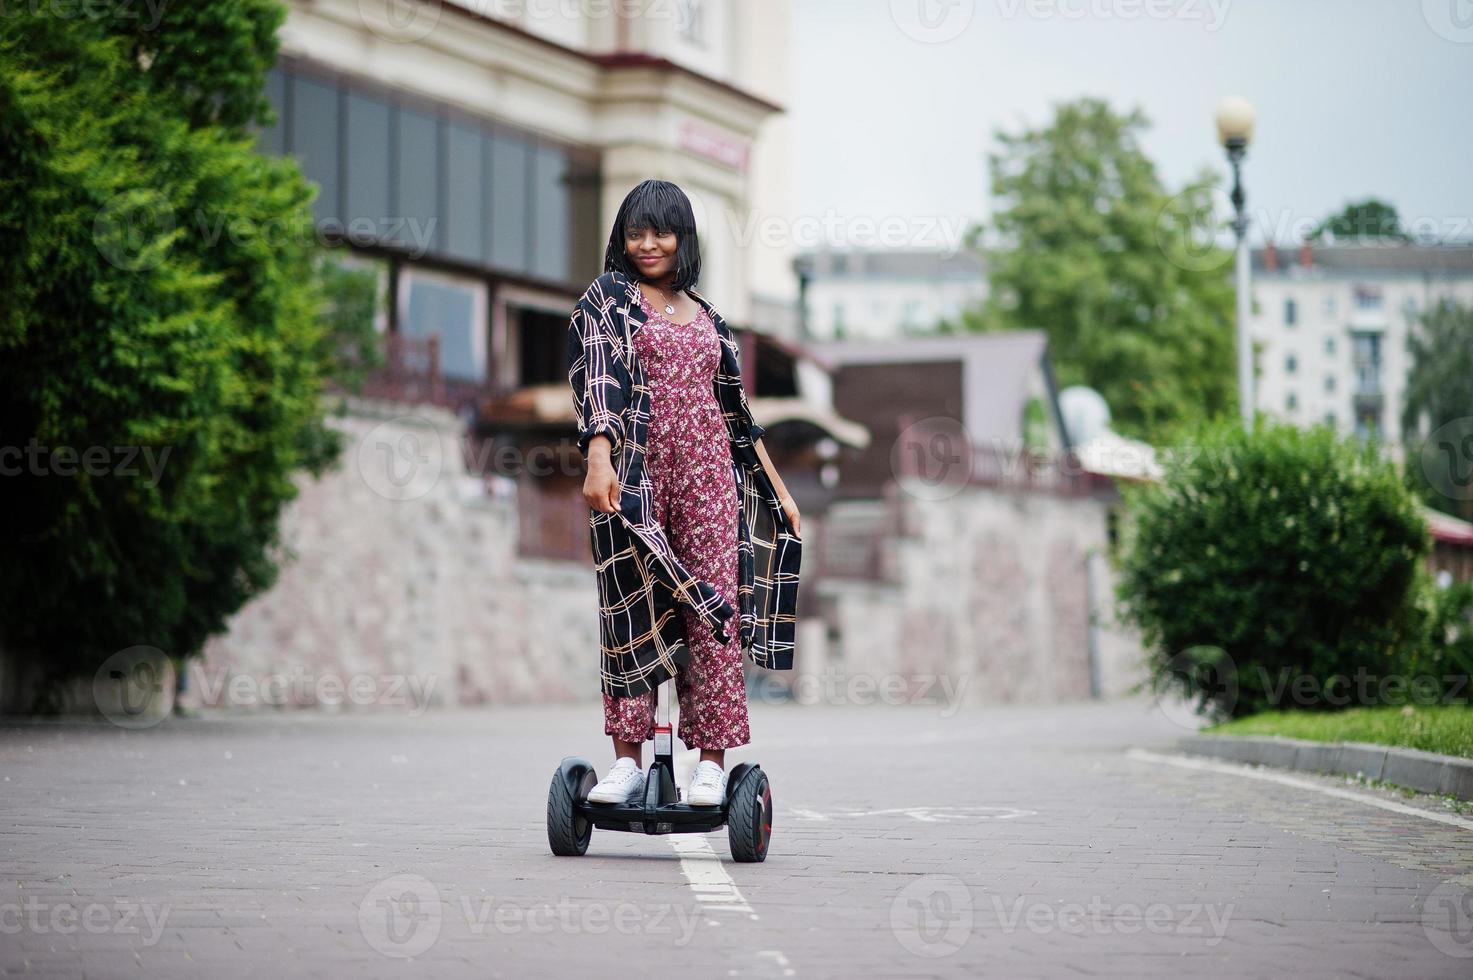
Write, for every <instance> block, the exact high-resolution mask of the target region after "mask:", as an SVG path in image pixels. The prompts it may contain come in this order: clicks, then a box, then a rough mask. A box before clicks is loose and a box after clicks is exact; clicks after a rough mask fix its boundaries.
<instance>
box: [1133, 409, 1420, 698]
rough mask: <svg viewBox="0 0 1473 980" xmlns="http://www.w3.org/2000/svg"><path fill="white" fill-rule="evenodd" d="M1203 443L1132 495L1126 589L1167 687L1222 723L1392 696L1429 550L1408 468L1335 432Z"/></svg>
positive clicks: (1223, 434) (1222, 429) (1416, 648)
mask: <svg viewBox="0 0 1473 980" xmlns="http://www.w3.org/2000/svg"><path fill="white" fill-rule="evenodd" d="M1194 442H1195V444H1194V445H1191V446H1188V447H1185V448H1183V449H1181V450H1178V451H1175V452H1171V453H1166V454H1163V459H1162V463H1163V468H1164V470H1165V477H1164V480H1163V482H1162V483H1161V484H1159V485H1149V486H1142V487H1132V488H1128V489H1127V491H1126V504H1127V514H1128V518H1129V519H1128V521H1127V522H1126V529H1125V531H1124V533H1123V541H1122V548H1121V552H1120V558H1119V566H1120V572H1121V579H1120V585H1119V593H1118V595H1119V598H1120V599H1121V601H1122V605H1123V612H1124V616H1125V618H1126V619H1127V620H1128V621H1129V622H1132V623H1133V624H1134V625H1136V626H1137V627H1138V628H1139V629H1140V631H1141V634H1142V637H1143V640H1144V642H1145V645H1146V647H1147V651H1148V654H1147V656H1148V666H1149V669H1150V673H1151V676H1152V679H1153V682H1154V683H1155V684H1156V685H1157V688H1158V690H1161V689H1166V688H1175V689H1177V690H1178V691H1179V692H1180V693H1182V694H1184V695H1186V696H1187V697H1189V698H1191V699H1192V700H1194V702H1195V703H1196V704H1197V706H1198V708H1199V710H1202V711H1204V712H1205V713H1208V714H1211V715H1214V716H1217V717H1223V716H1240V715H1245V714H1252V713H1255V712H1259V711H1265V710H1269V709H1274V708H1292V707H1298V708H1306V709H1334V708H1339V707H1347V706H1350V705H1360V704H1375V703H1383V702H1385V701H1387V700H1394V699H1395V697H1396V696H1397V692H1398V690H1401V688H1400V687H1399V686H1398V684H1397V682H1396V678H1402V680H1403V682H1404V680H1405V675H1406V672H1407V670H1408V668H1409V665H1410V663H1411V662H1412V661H1413V660H1414V659H1415V658H1416V657H1417V656H1418V655H1419V652H1420V651H1422V650H1423V649H1424V642H1425V638H1426V636H1427V632H1428V628H1427V616H1428V611H1427V609H1426V608H1425V607H1424V604H1422V603H1419V602H1418V601H1417V599H1418V595H1419V591H1418V585H1419V582H1421V581H1422V579H1424V578H1425V572H1424V571H1423V563H1424V561H1425V557H1426V555H1427V553H1428V550H1429V548H1430V538H1429V536H1428V531H1427V527H1426V522H1425V521H1424V519H1423V518H1422V516H1421V514H1420V512H1419V508H1418V504H1417V501H1416V499H1415V498H1414V497H1413V495H1412V494H1411V493H1410V492H1409V491H1408V490H1407V488H1406V486H1405V484H1404V482H1403V480H1402V478H1401V476H1400V474H1399V472H1398V470H1397V467H1396V466H1395V464H1394V463H1391V462H1389V461H1385V460H1383V459H1381V458H1380V455H1379V453H1378V452H1377V450H1376V448H1375V445H1374V443H1372V444H1368V445H1364V446H1363V445H1361V444H1359V443H1357V442H1356V441H1354V440H1352V439H1341V438H1339V437H1338V436H1337V435H1336V434H1335V433H1334V432H1333V431H1332V430H1330V429H1329V428H1327V427H1324V426H1316V427H1314V428H1312V429H1308V430H1304V429H1299V428H1296V427H1294V426H1289V425H1277V424H1264V423H1260V425H1259V426H1258V427H1256V428H1255V429H1254V430H1253V431H1251V432H1250V431H1245V430H1244V429H1243V428H1242V427H1241V425H1240V424H1238V423H1237V422H1236V421H1226V420H1224V421H1220V422H1217V423H1213V424H1210V425H1208V426H1207V427H1205V428H1204V429H1202V430H1201V431H1200V434H1199V438H1198V439H1196V440H1194ZM1388 682H1389V683H1390V685H1391V690H1390V693H1389V695H1388V692H1387V684H1388Z"/></svg>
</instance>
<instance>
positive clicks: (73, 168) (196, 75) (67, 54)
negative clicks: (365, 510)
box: [0, 0, 338, 676]
mask: <svg viewBox="0 0 1473 980" xmlns="http://www.w3.org/2000/svg"><path fill="white" fill-rule="evenodd" d="M92 9H93V8H89V7H87V5H85V4H84V5H66V6H65V8H63V7H57V6H56V5H40V6H39V7H38V6H36V5H31V7H29V8H28V7H25V6H20V7H17V9H16V10H14V11H11V12H10V13H9V14H7V16H5V17H3V18H0V228H3V234H0V277H3V281H4V283H5V289H4V290H0V450H3V451H4V452H5V454H6V455H5V456H4V458H0V465H4V466H5V467H6V473H5V475H4V476H3V477H0V494H3V504H0V522H3V533H0V648H3V650H4V652H5V654H6V655H7V656H8V657H10V658H12V660H13V659H14V658H17V657H19V658H22V659H26V660H30V661H31V662H35V663H38V664H41V665H43V666H44V667H45V668H46V672H47V673H49V674H51V675H53V676H55V675H65V674H69V673H70V674H77V673H85V672H88V671H90V670H93V669H95V667H96V665H97V664H98V663H99V662H100V660H101V659H103V658H106V657H107V656H108V655H109V654H111V653H112V652H114V651H117V650H119V649H122V648H126V647H131V646H135V645H141V644H147V645H152V646H156V647H158V648H160V649H161V650H163V651H165V652H166V653H168V654H170V655H173V656H187V655H189V654H191V653H194V652H196V651H198V650H199V648H200V647H201V646H202V644H203V643H204V641H205V640H206V639H207V638H208V637H209V636H210V635H211V634H213V633H216V632H219V631H221V630H222V629H223V628H224V626H225V623H226V619H227V617H228V616H230V614H231V613H233V612H235V611H236V610H238V609H239V608H240V607H241V606H242V605H243V604H244V603H245V602H246V601H247V600H249V599H250V598H251V597H252V596H254V595H256V594H258V593H259V592H261V591H262V590H264V589H266V588H267V587H269V586H270V585H271V584H272V582H273V581H274V578H275V575H276V567H277V559H278V558H279V557H280V541H279V537H278V516H279V514H280V513H281V510H282V507H283V505H284V504H285V503H286V502H288V501H289V500H291V499H292V498H293V496H294V495H295V493H296V487H295V484H294V483H293V475H294V474H295V473H297V472H299V471H301V470H303V469H304V468H305V469H306V470H308V471H311V472H314V473H321V472H322V470H323V469H324V468H326V467H327V466H328V465H329V464H330V462H331V461H332V458H333V456H334V454H335V453H336V452H337V449H338V443H337V441H336V440H335V439H334V438H333V437H332V434H331V432H330V430H328V429H327V428H326V426H325V424H324V420H323V417H322V407H321V400H320V398H319V393H320V389H321V388H322V382H323V379H324V376H325V374H326V373H327V372H328V371H329V370H330V365H329V364H328V360H329V359H328V355H327V351H328V350H329V349H330V345H328V344H326V343H324V339H323V330H324V327H323V323H322V321H321V319H320V318H319V311H318V309H317V306H316V302H315V300H314V295H313V288H312V283H311V277H310V276H308V275H306V274H305V272H306V271H307V270H309V269H310V268H312V266H313V261H312V256H313V255H314V254H315V252H314V249H315V246H316V242H315V239H314V232H313V228H312V222H311V217H310V214H309V211H308V205H309V203H310V200H311V196H312V193H313V191H312V188H311V187H310V185H308V184H307V183H306V182H305V181H304V180H303V178H302V176H301V173H300V172H299V170H298V168H297V167H296V165H295V164H294V163H293V162H291V161H289V160H276V159H271V158H267V157H265V156H262V155H259V154H257V153H256V152H255V150H254V147H253V140H252V137H251V134H250V131H249V128H248V127H249V126H250V124H251V123H252V122H253V121H264V118H265V117H264V114H265V113H267V112H269V107H268V106H267V103H266V102H265V101H264V99H263V98H262V94H261V93H262V91H263V80H264V73H265V71H266V70H267V69H268V68H269V67H270V65H271V64H272V63H273V62H274V60H275V58H276V41H275V35H276V30H277V28H278V27H279V26H280V24H281V22H282V19H283V17H284V8H282V7H281V6H280V4H278V3H276V2H274V0H196V2H192V3H189V4H170V5H168V6H167V7H165V8H161V10H162V14H161V19H160V20H159V21H158V22H157V23H156V24H153V25H152V26H149V25H148V24H146V23H145V22H143V21H140V20H139V19H138V17H137V16H133V15H131V14H130V11H140V12H141V11H144V10H147V9H148V8H145V7H143V6H142V5H138V6H137V7H133V6H131V5H110V6H109V7H108V8H107V10H106V12H105V13H104V12H102V11H101V8H98V11H97V12H95V13H92V12H89V11H92ZM150 454H151V456H150Z"/></svg>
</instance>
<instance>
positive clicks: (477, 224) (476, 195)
mask: <svg viewBox="0 0 1473 980" xmlns="http://www.w3.org/2000/svg"><path fill="white" fill-rule="evenodd" d="M484 140H485V136H484V135H483V133H482V131H481V129H480V128H479V127H475V126H468V125H466V124H464V123H458V122H453V123H450V124H449V144H448V146H447V153H446V157H447V160H446V163H447V169H446V177H447V181H446V186H445V190H446V195H447V199H448V200H449V201H451V202H452V205H453V206H452V207H451V208H450V212H449V213H448V214H447V215H445V223H446V226H447V230H446V235H445V247H446V249H447V250H448V251H449V253H450V254H451V255H453V256H455V257H456V258H458V259H467V260H470V261H473V262H479V261H480V260H482V259H483V258H484V257H485V252H484V250H483V246H482V237H483V235H484V234H485V230H486V215H485V212H484V210H483V208H484V202H485V194H486V175H485V171H484V168H483V161H482V157H481V154H482V146H481V144H482V142H483V141H484Z"/></svg>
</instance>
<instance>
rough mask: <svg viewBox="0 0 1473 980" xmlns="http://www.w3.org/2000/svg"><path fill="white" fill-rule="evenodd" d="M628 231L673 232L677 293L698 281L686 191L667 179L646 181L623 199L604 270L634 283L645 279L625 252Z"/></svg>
mask: <svg viewBox="0 0 1473 980" xmlns="http://www.w3.org/2000/svg"><path fill="white" fill-rule="evenodd" d="M630 228H654V229H655V230H656V231H673V232H675V239H676V245H675V282H674V284H673V285H672V287H671V288H673V289H675V290H676V291H679V290H682V289H689V288H690V287H692V286H694V285H695V284H696V283H698V282H700V280H701V242H700V239H699V238H698V237H697V236H696V216H695V212H693V211H692V210H691V206H690V198H688V197H686V196H685V191H683V190H681V189H680V188H679V187H677V186H676V185H674V184H672V183H670V181H668V180H645V181H641V182H640V183H639V184H637V185H636V186H635V188H634V190H632V191H630V192H629V193H628V194H627V195H625V197H624V203H623V204H620V205H619V213H618V214H616V215H614V227H613V229H612V230H611V231H610V232H609V246H608V248H607V249H605V250H604V271H605V272H622V273H624V274H625V275H626V276H628V277H629V278H630V279H633V280H634V281H635V282H639V281H641V280H644V279H645V276H644V275H643V274H641V273H640V271H639V269H638V268H636V267H635V264H634V263H633V262H631V261H629V253H628V252H627V251H625V250H624V234H625V232H626V231H628V230H629V229H630Z"/></svg>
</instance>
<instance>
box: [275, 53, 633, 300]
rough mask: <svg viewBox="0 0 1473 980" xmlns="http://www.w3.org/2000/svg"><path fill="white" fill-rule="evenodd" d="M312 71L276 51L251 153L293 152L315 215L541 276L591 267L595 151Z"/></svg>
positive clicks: (572, 274)
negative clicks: (265, 110) (266, 112)
mask: <svg viewBox="0 0 1473 980" xmlns="http://www.w3.org/2000/svg"><path fill="white" fill-rule="evenodd" d="M318 72H319V70H317V69H312V68H310V67H308V66H305V65H303V64H301V63H298V62H297V61H296V60H295V59H292V58H285V59H283V60H282V62H281V65H280V66H279V67H276V68H273V69H271V71H270V72H268V73H267V76H266V94H267V97H268V99H269V100H270V102H271V104H272V106H273V108H274V109H275V110H276V112H277V114H278V117H279V119H278V122H277V123H275V124H273V125H270V126H263V127H260V128H259V129H258V130H257V134H256V135H257V140H258V146H259V147H260V148H261V150H262V152H267V153H292V154H295V155H297V156H298V157H299V158H300V161H301V166H302V169H303V172H304V174H305V175H306V176H307V178H308V179H309V180H310V181H312V182H313V183H315V184H316V185H317V186H318V187H319V189H320V193H319V195H318V197H317V200H316V201H315V203H314V205H313V212H314V217H315V218H316V219H317V221H318V222H319V223H320V224H321V223H328V222H331V223H333V224H334V225H336V224H337V223H338V222H342V225H341V227H342V229H343V230H344V231H346V232H347V234H348V235H349V236H350V239H351V240H352V241H353V242H354V243H355V244H360V245H372V244H375V243H382V244H392V245H397V246H400V247H402V248H405V249H408V250H409V251H410V253H411V255H412V256H420V255H425V254H429V255H432V256H438V257H446V258H455V259H459V260H461V261H463V262H466V263H469V264H474V265H479V266H483V267H486V268H487V269H491V268H496V269H500V270H504V271H506V272H511V273H521V274H523V275H527V276H532V277H535V278H538V279H543V280H548V281H551V282H559V283H568V282H571V281H576V282H585V281H586V280H587V279H588V278H591V277H592V276H593V275H596V274H597V273H598V271H599V270H600V269H601V268H602V264H603V240H604V237H605V236H606V235H607V229H605V228H602V227H600V221H599V214H598V212H599V205H600V198H601V193H602V187H601V181H600V173H599V162H598V155H597V154H596V153H595V152H593V151H587V150H582V149H578V148H573V147H567V146H564V145H562V144H560V143H557V142H555V141H552V140H541V139H539V138H538V137H535V136H533V135H531V134H524V133H521V132H519V131H518V130H516V129H514V128H513V127H509V126H501V125H499V124H496V123H493V122H492V121H491V120H480V119H478V118H476V117H474V116H469V115H463V114H461V113H460V112H459V110H455V109H451V108H449V107H445V108H443V109H441V108H438V107H437V106H436V105H435V104H434V103H431V102H424V101H421V100H419V99H417V98H416V97H414V96H412V95H409V94H408V93H404V94H397V95H395V94H381V90H380V89H379V88H378V87H377V86H374V85H372V84H370V83H367V82H357V81H353V80H352V79H350V78H347V77H344V78H341V79H339V80H333V78H332V77H331V76H328V75H327V74H326V73H325V72H324V73H322V74H319V73H318Z"/></svg>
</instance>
